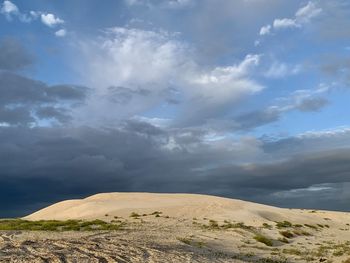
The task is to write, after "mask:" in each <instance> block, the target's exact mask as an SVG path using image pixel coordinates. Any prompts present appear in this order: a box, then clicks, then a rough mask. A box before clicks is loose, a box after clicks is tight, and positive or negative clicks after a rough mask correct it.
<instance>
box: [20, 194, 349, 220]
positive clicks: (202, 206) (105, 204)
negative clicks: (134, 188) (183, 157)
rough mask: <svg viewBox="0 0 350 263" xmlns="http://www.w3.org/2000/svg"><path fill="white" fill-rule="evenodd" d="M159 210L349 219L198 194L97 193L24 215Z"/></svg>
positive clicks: (221, 216)
mask: <svg viewBox="0 0 350 263" xmlns="http://www.w3.org/2000/svg"><path fill="white" fill-rule="evenodd" d="M154 211H161V212H162V213H164V214H166V215H168V216H171V217H176V218H179V219H181V218H183V219H191V218H194V217H198V218H203V217H208V218H212V219H215V220H225V219H229V220H235V221H240V222H245V223H248V224H250V225H256V226H258V225H261V224H262V223H264V222H268V221H283V220H285V219H288V220H293V221H297V222H300V223H312V222H314V221H315V220H316V221H318V220H319V219H320V218H323V217H327V218H331V219H332V222H337V221H340V222H341V221H344V220H345V219H349V214H348V213H342V212H332V211H318V213H312V211H310V210H305V209H285V208H278V207H273V206H268V205H262V204H257V203H252V202H247V201H242V200H237V199H230V198H223V197H217V196H210V195H200V194H159V193H101V194H96V195H92V196H89V197H87V198H84V199H77V200H67V201H62V202H59V203H56V204H53V205H51V206H49V207H46V208H44V209H41V210H39V211H37V212H35V213H33V214H31V215H28V216H26V217H24V218H25V219H29V220H48V219H56V220H66V219H108V218H106V215H108V217H114V216H118V217H127V216H129V215H130V214H131V213H132V212H135V213H139V214H144V213H146V214H147V213H152V212H154Z"/></svg>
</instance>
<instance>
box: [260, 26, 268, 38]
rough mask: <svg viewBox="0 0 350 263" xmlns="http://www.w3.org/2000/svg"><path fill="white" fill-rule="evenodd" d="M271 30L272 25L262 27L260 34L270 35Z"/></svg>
mask: <svg viewBox="0 0 350 263" xmlns="http://www.w3.org/2000/svg"><path fill="white" fill-rule="evenodd" d="M270 32H271V25H266V26H263V27H262V28H261V29H260V32H259V35H260V36H264V35H268V34H270Z"/></svg>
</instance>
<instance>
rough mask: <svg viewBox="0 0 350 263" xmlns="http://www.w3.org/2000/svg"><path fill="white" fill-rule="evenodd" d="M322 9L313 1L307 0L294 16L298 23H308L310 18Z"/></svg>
mask: <svg viewBox="0 0 350 263" xmlns="http://www.w3.org/2000/svg"><path fill="white" fill-rule="evenodd" d="M321 12H322V9H321V8H318V7H317V6H316V4H315V3H313V2H308V4H307V5H306V6H304V7H301V8H300V9H299V10H298V11H297V12H296V13H295V18H296V21H298V23H308V22H309V21H310V20H311V19H312V18H314V17H316V16H318V15H319V14H321Z"/></svg>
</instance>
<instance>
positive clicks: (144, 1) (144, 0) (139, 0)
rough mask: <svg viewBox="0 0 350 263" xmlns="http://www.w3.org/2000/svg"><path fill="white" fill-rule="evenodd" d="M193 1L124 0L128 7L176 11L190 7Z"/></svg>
mask: <svg viewBox="0 0 350 263" xmlns="http://www.w3.org/2000/svg"><path fill="white" fill-rule="evenodd" d="M193 2H194V0H165V1H157V0H125V3H126V4H127V5H129V6H146V7H148V8H166V9H178V8H184V7H188V6H191V5H192V4H193Z"/></svg>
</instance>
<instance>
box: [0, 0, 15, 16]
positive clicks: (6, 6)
mask: <svg viewBox="0 0 350 263" xmlns="http://www.w3.org/2000/svg"><path fill="white" fill-rule="evenodd" d="M1 13H2V14H5V15H8V16H9V17H10V16H11V14H14V15H16V14H18V13H19V10H18V7H17V6H16V5H15V4H14V3H12V2H11V1H7V0H6V1H4V2H3V4H2V6H1Z"/></svg>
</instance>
